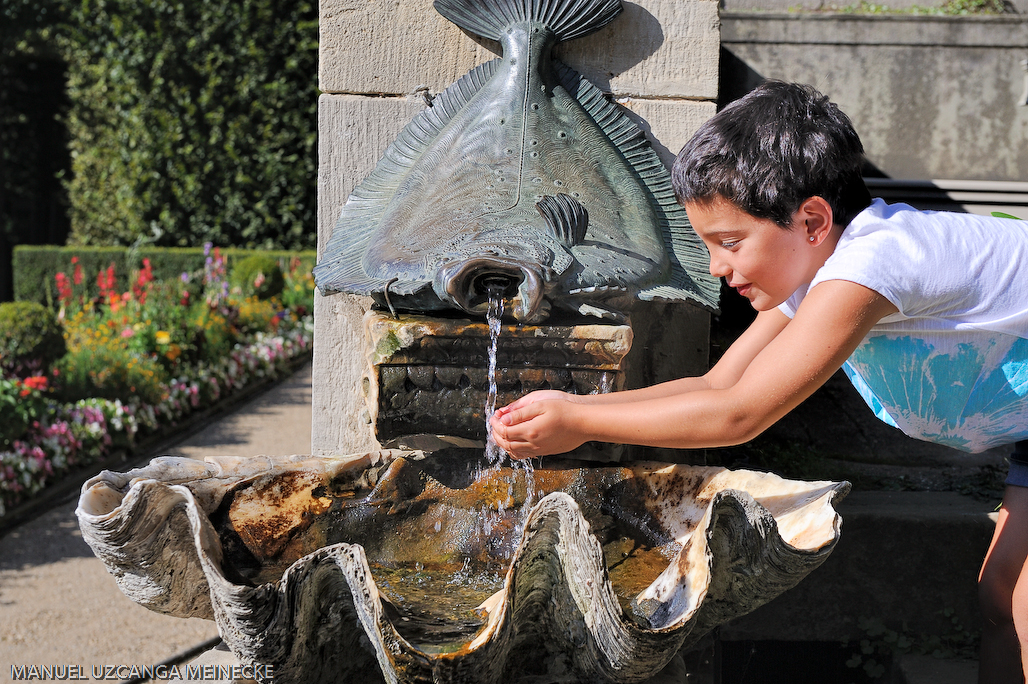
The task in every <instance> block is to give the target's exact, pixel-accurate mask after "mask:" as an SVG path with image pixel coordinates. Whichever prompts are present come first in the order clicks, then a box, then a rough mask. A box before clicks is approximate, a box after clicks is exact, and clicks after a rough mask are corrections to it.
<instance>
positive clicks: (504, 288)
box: [435, 258, 550, 324]
mask: <svg viewBox="0 0 1028 684" xmlns="http://www.w3.org/2000/svg"><path fill="white" fill-rule="evenodd" d="M435 290H436V293H437V294H439V296H440V298H442V299H445V300H449V301H450V302H452V303H453V304H454V305H455V306H457V308H459V309H462V310H464V311H466V312H468V313H470V314H474V315H481V316H484V315H487V314H488V312H489V302H490V299H492V300H501V301H502V302H503V310H504V311H507V312H510V313H512V314H513V316H514V318H515V319H516V320H517V321H518V322H519V323H526V324H537V323H541V322H542V321H544V320H546V318H547V317H548V316H549V314H550V303H549V302H548V301H547V299H546V296H545V289H544V281H543V276H542V273H541V270H540V269H539V267H538V266H531V265H528V264H523V263H516V262H507V261H502V260H499V259H493V258H477V259H468V260H465V261H461V262H458V263H453V264H450V265H447V266H444V267H443V268H441V269H439V271H438V272H437V274H436V279H435Z"/></svg>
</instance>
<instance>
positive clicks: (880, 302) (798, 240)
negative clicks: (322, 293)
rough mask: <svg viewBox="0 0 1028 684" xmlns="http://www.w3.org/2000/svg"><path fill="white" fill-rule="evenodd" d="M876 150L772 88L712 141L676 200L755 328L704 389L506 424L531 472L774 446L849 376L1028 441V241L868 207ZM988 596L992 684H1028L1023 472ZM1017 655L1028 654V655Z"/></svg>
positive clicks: (701, 148) (661, 391) (660, 390)
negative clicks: (747, 307)
mask: <svg viewBox="0 0 1028 684" xmlns="http://www.w3.org/2000/svg"><path fill="white" fill-rule="evenodd" d="M862 163H863V146H862V145H861V143H860V139H859V137H858V136H857V134H856V132H855V131H854V130H853V127H852V124H851V123H850V121H849V119H848V118H847V117H846V115H845V114H843V113H842V112H841V111H840V110H839V109H838V107H836V106H835V105H834V104H833V103H831V102H829V101H828V100H827V98H825V97H824V96H823V95H821V94H820V93H818V92H817V91H816V90H814V89H812V88H809V87H806V86H800V85H794V84H787V83H780V82H768V83H765V84H764V85H762V86H760V87H759V88H757V89H756V90H754V91H753V92H751V93H750V94H749V95H747V96H745V97H744V98H742V99H741V100H738V101H737V102H735V103H733V104H731V105H729V106H728V107H726V108H725V109H724V110H723V111H721V112H720V113H718V114H717V115H716V116H715V117H713V118H712V119H710V120H709V121H708V122H706V123H705V124H704V125H703V126H702V127H701V128H700V130H699V131H698V132H697V133H696V135H695V136H694V137H693V138H692V139H691V140H690V141H689V142H688V143H687V144H686V146H685V147H684V148H683V149H682V152H681V153H680V154H679V156H678V159H677V160H676V161H675V166H674V169H673V171H672V182H673V185H674V188H675V193H676V195H677V197H678V200H679V202H680V203H681V204H682V205H683V206H684V207H685V209H686V212H687V213H688V215H689V219H690V221H691V223H692V225H693V228H694V229H695V231H696V233H697V234H698V235H699V236H700V237H701V238H702V239H703V241H704V243H705V244H706V245H707V247H708V249H709V250H710V272H711V273H712V274H713V275H715V276H719V277H723V278H725V279H726V281H727V282H728V284H729V285H730V286H731V287H734V288H736V289H737V290H738V292H739V293H740V294H741V295H743V296H744V297H746V298H747V299H749V300H750V303H751V304H752V306H753V308H754V309H756V310H757V311H758V314H757V317H756V320H755V321H754V322H753V324H752V325H751V326H750V327H749V328H748V329H747V330H746V332H745V333H743V334H742V335H741V336H740V337H739V339H738V340H737V341H736V342H735V343H734V344H733V345H732V346H731V348H730V349H729V350H728V351H727V352H726V353H725V355H724V356H723V357H722V358H721V360H720V361H718V363H717V364H716V365H715V366H714V367H713V368H712V369H711V370H710V371H709V372H708V373H707V374H706V375H704V376H702V377H698V378H682V379H679V380H674V381H671V382H667V383H663V384H661V385H656V386H653V387H648V388H643V389H639V390H632V391H627V392H618V393H613V394H608V395H591V396H571V395H566V394H563V393H561V392H555V391H543V392H535V393H532V394H529V395H527V396H525V397H523V398H521V399H519V400H518V401H516V402H514V403H513V404H511V405H509V406H507V407H504V408H502V409H500V410H498V411H497V412H496V413H495V415H494V416H493V418H492V430H493V437H494V438H495V440H496V442H497V444H498V445H499V446H500V447H502V448H503V449H504V450H506V451H507V452H508V453H509V454H511V455H512V456H513V457H516V458H527V457H532V456H542V455H545V454H555V453H564V452H566V451H570V450H571V449H573V448H575V447H576V446H578V445H579V444H581V443H583V442H585V441H590V440H598V441H610V442H618V443H630V444H641V445H648V446H660V447H677V448H705V447H717V446H728V445H732V444H739V443H741V442H745V441H747V440H750V439H752V438H753V437H755V436H757V435H758V434H760V433H761V432H762V431H763V430H765V429H766V428H768V427H769V426H770V425H772V424H773V423H774V422H775V421H777V420H778V419H780V418H782V417H783V416H784V415H785V414H786V413H788V412H789V411H790V410H792V409H793V408H795V407H796V406H797V405H798V404H799V403H800V402H801V401H803V400H804V399H805V398H807V397H808V396H810V394H811V393H813V392H814V390H815V389H817V388H818V387H819V386H820V385H821V384H823V383H824V382H825V381H826V380H827V379H828V378H829V377H830V376H831V375H832V374H833V373H834V372H835V371H836V370H837V369H838V368H839V367H840V366H843V365H844V364H845V370H846V372H847V374H848V375H849V376H850V378H851V380H853V382H854V384H855V385H856V386H857V389H858V390H859V391H860V393H861V395H862V396H863V397H864V399H865V400H866V401H867V402H868V404H869V405H870V406H871V408H872V409H873V410H874V411H875V413H876V414H877V415H878V417H880V418H881V419H882V420H885V421H886V422H888V423H890V424H892V425H895V426H897V427H899V428H900V429H902V430H903V431H904V432H906V433H907V434H909V435H911V436H913V437H918V438H920V439H926V440H929V441H934V442H939V443H942V444H947V445H950V446H955V447H958V448H962V449H964V450H967V451H980V450H983V449H986V448H989V447H992V446H996V445H999V444H1010V443H1014V442H1017V441H1018V440H1025V439H1028V397H1026V395H1028V339H1026V338H1028V224H1026V223H1024V222H1019V221H1011V220H1005V219H994V218H987V217H978V216H971V215H966V214H947V213H933V212H918V211H915V210H913V209H911V208H910V207H908V206H905V205H895V206H888V205H886V204H885V203H884V202H882V201H881V200H876V201H874V202H872V200H871V197H870V195H869V193H868V191H867V188H866V186H865V185H864V182H863V180H862V178H861V175H860V170H861V166H862ZM1007 483H1008V486H1007V489H1006V491H1005V492H1004V504H1003V508H1002V509H1001V512H1000V518H999V523H998V525H997V528H996V534H995V537H994V539H993V543H992V547H991V548H990V551H989V554H988V555H987V557H986V561H985V564H984V565H983V568H982V573H981V578H980V584H979V587H980V589H979V593H980V596H981V598H982V607H983V611H984V613H985V618H986V628H985V632H984V634H983V644H982V663H981V679H980V681H983V682H1023V681H1024V675H1023V674H1022V665H1021V659H1020V653H1022V652H1023V653H1024V654H1026V655H1028V647H1024V648H1022V647H1021V643H1023V640H1024V639H1026V638H1028V572H1026V571H1025V570H1024V565H1025V559H1026V557H1028V466H1026V465H1023V464H1018V462H1017V461H1016V460H1015V461H1013V462H1012V466H1011V474H1010V476H1009V478H1008V480H1007ZM1018 636H1020V637H1021V640H1019V639H1018Z"/></svg>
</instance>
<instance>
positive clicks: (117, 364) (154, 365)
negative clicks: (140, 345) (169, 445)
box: [55, 337, 168, 404]
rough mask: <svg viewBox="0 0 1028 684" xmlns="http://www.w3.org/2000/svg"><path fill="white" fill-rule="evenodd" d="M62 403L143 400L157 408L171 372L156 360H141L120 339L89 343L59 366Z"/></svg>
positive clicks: (72, 352)
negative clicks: (96, 399) (96, 400)
mask: <svg viewBox="0 0 1028 684" xmlns="http://www.w3.org/2000/svg"><path fill="white" fill-rule="evenodd" d="M55 368H56V370H57V371H58V377H59V378H60V384H59V385H58V387H57V393H56V396H57V398H58V399H60V400H61V401H65V402H72V401H79V400H81V399H89V398H94V397H98V398H102V399H121V400H126V399H128V398H129V397H139V399H141V400H142V401H143V402H144V403H147V404H156V403H158V402H160V401H161V399H163V397H164V391H165V384H166V383H167V380H168V376H167V372H166V371H165V370H164V368H163V367H162V366H161V363H160V362H159V361H158V360H157V359H155V358H152V357H141V356H139V355H137V354H136V352H134V351H132V350H130V349H129V348H128V347H126V346H125V345H122V344H120V343H119V340H118V339H116V338H108V337H103V338H97V339H90V340H85V341H83V342H82V343H81V344H79V345H77V346H76V347H75V348H73V349H72V350H71V351H69V352H68V353H67V354H65V355H64V357H62V358H61V360H60V361H58V362H57V363H56V364H55Z"/></svg>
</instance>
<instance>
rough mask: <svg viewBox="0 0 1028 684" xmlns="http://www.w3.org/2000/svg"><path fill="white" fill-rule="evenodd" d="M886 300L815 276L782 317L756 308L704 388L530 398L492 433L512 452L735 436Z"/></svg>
mask: <svg viewBox="0 0 1028 684" xmlns="http://www.w3.org/2000/svg"><path fill="white" fill-rule="evenodd" d="M895 310H896V309H895V307H893V305H892V304H890V303H889V302H888V300H886V299H885V298H884V297H882V296H881V295H879V294H877V293H876V292H873V291H872V290H869V289H867V288H865V287H863V286H861V285H857V284H855V283H850V282H847V281H841V280H833V281H828V282H825V283H821V284H819V285H817V286H816V287H814V288H813V289H812V290H811V291H810V292H809V293H808V294H807V296H806V298H805V299H804V301H803V304H802V305H801V306H800V308H799V311H797V313H796V317H795V318H794V319H792V320H791V321H788V320H787V319H786V321H785V322H784V323H783V322H782V320H781V319H782V318H785V316H784V315H782V314H780V313H778V312H776V311H771V312H765V313H762V314H761V315H760V316H758V321H759V324H758V328H757V329H756V330H755V331H754V334H753V335H744V336H743V337H740V338H739V342H737V343H736V345H733V346H732V349H731V350H730V351H729V353H726V354H725V357H724V358H723V359H722V361H721V362H719V363H718V365H717V366H715V368H714V369H712V370H711V372H710V373H708V374H707V375H706V376H704V379H705V381H706V383H707V386H708V387H709V389H696V390H694V391H686V392H682V393H678V394H673V395H670V396H661V397H656V398H649V399H644V400H642V401H633V402H630V403H617V404H579V403H573V402H568V401H540V402H535V403H533V404H531V405H528V406H524V407H522V408H518V409H515V410H512V411H509V412H507V413H505V414H504V415H502V416H500V417H499V419H498V420H495V421H494V429H493V434H494V437H495V438H496V441H497V443H498V444H499V445H500V446H501V447H502V448H504V449H505V450H506V451H507V452H508V453H511V454H512V455H515V456H517V457H529V456H541V455H545V454H554V453H563V452H565V451H569V450H570V449H573V448H574V447H576V446H578V445H579V444H581V443H583V442H586V441H590V440H597V441H604V442H616V443H624V444H640V445H645V446H658V447H674V448H704V447H716V446H728V445H731V444H739V443H741V442H745V441H747V440H749V439H752V438H753V437H755V436H757V435H758V434H760V433H761V432H763V431H764V430H765V429H767V428H768V427H770V426H771V425H772V424H773V423H774V422H775V421H777V420H778V419H780V418H781V417H782V416H784V415H785V414H786V413H788V412H789V411H790V410H792V409H793V408H794V407H796V406H797V405H798V404H799V403H800V402H801V401H803V400H804V399H806V398H807V397H808V396H810V395H811V394H812V393H813V392H814V390H816V389H817V388H818V387H820V386H821V385H822V384H823V383H824V382H825V381H826V380H827V379H828V378H829V377H830V376H831V375H832V373H834V372H835V371H836V370H837V369H838V368H839V366H841V365H842V362H843V361H845V360H846V358H847V357H848V356H849V355H850V354H851V353H852V352H853V350H854V349H855V348H856V347H857V345H858V344H859V343H860V341H861V340H862V339H863V338H864V336H865V335H867V333H868V332H869V331H870V330H871V328H872V327H873V326H874V324H875V323H877V322H878V321H879V320H880V319H881V318H882V317H883V316H885V315H887V314H889V313H892V312H894V311H895ZM778 316H781V318H778ZM779 326H780V327H779ZM776 328H778V329H777V332H776V331H775V330H776ZM740 342H741V343H742V346H740V347H739V348H738V349H736V346H737V345H739V343H740Z"/></svg>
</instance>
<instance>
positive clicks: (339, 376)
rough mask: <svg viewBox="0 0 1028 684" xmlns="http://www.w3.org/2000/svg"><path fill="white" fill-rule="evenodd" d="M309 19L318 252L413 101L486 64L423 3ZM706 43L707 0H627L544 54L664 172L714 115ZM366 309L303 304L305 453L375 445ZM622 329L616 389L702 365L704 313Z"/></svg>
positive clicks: (714, 31) (647, 315)
mask: <svg viewBox="0 0 1028 684" xmlns="http://www.w3.org/2000/svg"><path fill="white" fill-rule="evenodd" d="M320 14H321V29H320V30H321V43H320V73H319V87H320V89H321V91H322V93H323V94H322V95H321V98H320V100H319V107H318V110H319V114H318V118H319V122H318V133H319V141H318V156H319V164H318V251H319V253H320V252H321V250H323V249H324V247H325V245H326V244H327V242H328V239H329V236H330V235H331V233H332V228H333V226H334V224H335V221H336V218H337V217H338V215H339V212H340V210H341V208H342V206H343V204H344V203H345V201H346V198H347V197H348V196H349V194H350V192H351V191H352V190H353V188H354V187H355V186H356V185H357V184H358V183H359V182H360V181H361V180H363V178H364V177H365V176H366V175H367V174H368V173H370V172H371V170H372V169H373V168H374V166H375V164H376V163H377V161H378V159H379V158H380V157H381V155H382V153H383V152H384V151H385V148H386V147H387V146H388V145H389V143H390V142H392V141H393V139H394V138H395V137H396V135H397V134H398V133H399V132H400V130H401V129H402V128H403V127H404V126H405V125H406V124H407V122H409V121H410V120H411V119H412V118H413V117H414V116H415V115H416V114H417V113H418V112H419V111H421V110H422V109H423V108H424V107H425V103H426V96H431V95H435V94H436V93H439V92H441V91H442V90H444V89H446V88H447V87H448V86H449V85H450V84H452V83H453V82H454V81H456V80H457V79H458V78H460V77H461V76H463V75H464V74H465V73H466V72H467V71H468V70H470V69H471V68H473V67H474V66H476V65H477V64H480V63H482V62H485V61H488V60H490V59H493V58H494V57H496V54H495V53H494V52H493V51H492V50H491V49H490V48H494V47H496V46H495V45H487V44H485V42H483V43H481V44H480V43H479V42H477V41H476V40H475V39H473V38H472V37H471V36H469V35H467V34H465V33H464V32H462V31H461V30H460V29H459V28H457V27H456V26H454V25H453V24H451V23H450V22H448V21H447V20H446V19H444V18H443V17H441V16H440V15H439V14H438V13H437V12H436V11H435V10H434V9H433V8H432V3H431V0H403V1H400V0H360V1H359V2H358V1H357V0H321V10H320ZM719 49H720V26H719V20H718V9H717V2H716V1H715V0H640V1H639V2H638V3H631V2H626V3H625V11H624V12H623V13H622V15H621V16H620V17H618V19H616V20H615V21H614V22H613V23H612V24H610V25H609V26H607V27H606V28H604V29H602V30H601V31H599V32H597V33H595V34H592V35H590V36H587V37H585V38H582V39H579V40H575V41H571V42H569V43H566V44H562V45H560V46H558V48H557V51H556V55H557V57H558V58H559V59H561V60H562V61H564V62H565V63H567V64H568V65H569V66H571V67H572V68H574V69H575V70H577V71H578V72H579V73H581V74H582V75H583V76H585V77H586V78H588V79H589V80H590V81H591V82H592V83H593V84H595V85H596V86H598V87H599V88H601V89H602V90H604V91H605V92H608V93H610V95H611V96H612V97H613V98H614V99H615V100H616V101H617V102H618V103H620V104H621V105H623V106H624V107H626V108H627V109H628V110H629V112H630V114H632V115H633V118H635V119H636V121H637V123H638V124H639V125H640V127H641V128H642V129H643V130H644V131H646V133H647V134H648V135H649V136H650V138H651V141H652V142H653V144H654V147H655V149H656V150H657V151H658V153H659V154H660V155H661V158H662V159H663V160H664V161H665V163H666V164H668V165H669V166H670V164H671V162H672V160H673V159H674V156H675V154H676V153H677V152H678V150H679V149H681V147H682V145H683V144H684V143H685V141H686V140H688V138H689V136H690V135H691V134H692V133H693V131H695V130H696V128H697V126H699V124H700V123H701V122H702V121H704V120H705V119H707V118H708V117H710V116H711V115H712V114H713V113H714V111H715V102H716V100H717V89H718V82H717V77H718V55H719ZM369 307H370V301H369V300H366V299H364V298H361V297H352V296H349V295H332V296H330V297H324V298H323V297H321V296H320V295H316V296H315V302H314V327H315V330H314V338H315V346H314V381H313V383H314V384H313V403H314V407H313V408H314V418H313V426H312V428H313V430H312V449H313V453H314V454H315V455H329V454H337V453H349V452H357V451H364V450H369V449H376V448H378V443H377V442H376V441H375V439H374V437H373V436H372V433H371V429H370V425H369V422H368V413H367V410H366V408H365V405H364V399H363V396H362V393H361V375H362V373H363V370H364V364H365V360H364V332H363V327H362V325H361V320H362V318H363V316H364V314H365V313H366V312H367V310H368V308H369ZM632 321H633V327H634V328H635V329H636V330H637V334H636V341H635V346H634V348H633V351H632V353H631V354H630V356H629V363H630V364H631V368H632V370H631V371H630V374H629V376H628V384H629V386H638V385H642V384H648V383H651V382H654V381H660V380H666V379H670V378H673V377H679V376H682V375H686V374H697V373H702V372H703V371H705V370H706V365H707V336H708V333H709V325H710V320H709V315H708V314H707V313H706V312H704V311H702V310H700V309H698V308H695V307H692V306H689V305H650V306H648V307H647V308H645V309H642V308H640V310H638V311H636V312H633V314H632ZM643 330H644V331H646V332H645V333H644V334H639V332H638V331H643Z"/></svg>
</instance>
